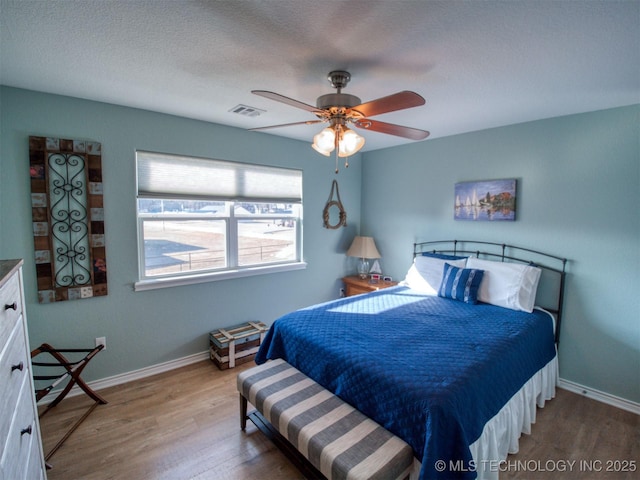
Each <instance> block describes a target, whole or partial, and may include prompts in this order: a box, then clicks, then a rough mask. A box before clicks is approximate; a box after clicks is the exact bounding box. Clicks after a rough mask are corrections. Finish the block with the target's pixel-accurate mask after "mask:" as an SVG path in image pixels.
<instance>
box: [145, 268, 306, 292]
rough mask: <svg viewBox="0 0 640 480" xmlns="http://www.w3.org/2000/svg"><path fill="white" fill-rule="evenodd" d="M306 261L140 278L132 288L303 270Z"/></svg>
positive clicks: (161, 286) (179, 284)
mask: <svg viewBox="0 0 640 480" xmlns="http://www.w3.org/2000/svg"><path fill="white" fill-rule="evenodd" d="M305 268H307V263H306V262H297V263H287V264H286V265H267V266H263V267H253V268H243V269H242V270H225V271H224V272H207V273H202V274H199V275H188V276H183V277H171V278H157V279H152V280H140V281H139V282H135V283H134V284H133V290H134V291H136V292H143V291H145V290H155V289H157V288H169V287H180V286H183V285H194V284H197V283H206V282H217V281H219V280H230V279H233V278H242V277H252V276H254V275H266V274H270V273H278V272H289V271H292V270H304V269H305Z"/></svg>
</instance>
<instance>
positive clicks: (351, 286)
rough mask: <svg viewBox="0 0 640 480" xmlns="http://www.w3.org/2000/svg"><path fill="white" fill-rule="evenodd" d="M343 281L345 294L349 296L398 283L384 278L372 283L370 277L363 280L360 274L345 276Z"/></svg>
mask: <svg viewBox="0 0 640 480" xmlns="http://www.w3.org/2000/svg"><path fill="white" fill-rule="evenodd" d="M342 281H343V282H344V286H345V296H347V297H350V296H351V295H358V294H359V293H367V292H375V291H376V290H382V289H383V288H389V287H394V286H396V285H397V284H398V282H384V281H382V280H379V281H378V283H370V281H369V279H368V278H365V279H364V280H363V279H362V278H360V277H359V276H358V275H352V276H350V277H344V278H343V279H342Z"/></svg>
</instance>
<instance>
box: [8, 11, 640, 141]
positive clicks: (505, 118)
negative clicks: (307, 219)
mask: <svg viewBox="0 0 640 480" xmlns="http://www.w3.org/2000/svg"><path fill="white" fill-rule="evenodd" d="M0 8H1V10H0V18H1V20H0V22H1V23H0V28H1V30H0V42H1V43H0V83H2V84H3V85H9V86H14V87H20V88H26V89H30V90H37V91H43V92H50V93H56V94H62V95H70V96H74V97H80V98H87V99H91V100H97V101H102V102H108V103H113V104H118V105H126V106H132V107H138V108H143V109H147V110H153V111H158V112H164V113H170V114H175V115H180V116H184V117H189V118H195V119H201V120H206V121H210V122H215V123H220V124H225V125H232V126H236V127H240V128H254V127H260V126H267V125H274V124H282V123H290V122H299V121H304V120H312V119H314V118H315V117H314V116H313V115H312V114H311V113H309V112H305V111H303V110H300V109H296V108H293V107H291V106H287V105H284V104H280V103H277V102H274V101H270V100H268V99H265V98H261V97H258V96H256V95H252V94H251V90H253V89H260V90H271V91H274V92H277V93H280V94H283V95H286V96H288V97H292V98H295V99H297V100H300V101H302V102H305V103H308V104H312V105H313V104H315V101H316V98H317V97H318V96H320V95H322V94H325V93H332V92H334V90H333V89H332V88H331V86H330V85H329V82H328V81H327V80H326V77H327V74H328V73H329V71H331V70H336V69H346V70H348V71H349V72H351V76H352V79H351V82H350V83H349V85H348V86H347V88H345V90H344V93H350V94H353V95H356V96H358V97H360V98H361V99H362V101H368V100H373V99H375V98H378V97H382V96H386V95H389V94H392V93H395V92H398V91H401V90H413V91H415V92H417V93H419V94H420V95H422V96H423V97H425V98H426V100H427V103H426V105H425V106H421V107H416V108H412V109H410V110H404V111H402V112H394V113H389V114H385V115H380V116H378V117H376V119H377V120H381V121H384V122H390V123H398V124H401V125H406V126H410V127H415V128H420V129H424V130H429V131H431V137H430V138H438V137H443V136H448V135H454V134H459V133H464V132H470V131H475V130H482V129H486V128H491V127H498V126H502V125H508V124H514V123H520V122H525V121H530V120H537V119H542V118H549V117H555V116H560V115H567V114H572V113H579V112H587V111H593V110H600V109H605V108H611V107H618V106H623V105H630V104H635V103H640V33H639V32H640V0H624V1H615V0H604V1H601V0H584V1H571V0H566V1H555V0H554V1H547V0H535V1H533V0H531V1H524V0H523V1H515V0H514V1H491V0H487V1H477V2H471V1H457V0H447V1H427V0H423V1H403V0H400V1H397V0H384V1H375V0H350V1H337V0H336V1H334V0H325V1H318V0H311V1H310V0H271V1H257V0H256V1H186V0H173V1H167V0H129V1H125V0H119V1H117V0H106V1H97V0H95V1H92V0H76V1H44V0H42V1H23V0H0ZM238 104H244V105H248V106H251V107H256V108H258V109H263V110H266V113H264V114H262V115H260V116H259V117H245V116H240V115H237V114H233V113H230V112H229V110H230V109H232V108H233V107H235V106H236V105H238ZM319 130H320V127H319V126H318V125H315V126H297V127H289V128H279V129H274V130H269V131H268V134H275V135H282V136H286V137H290V138H296V139H300V140H305V141H311V139H312V137H313V135H314V134H315V133H317V131H319ZM264 134H266V133H255V135H264ZM363 136H365V138H366V141H367V143H366V145H365V148H364V150H365V151H366V150H373V149H379V148H384V147H389V146H394V145H400V144H404V143H409V142H410V141H409V140H405V139H401V138H398V137H393V136H390V135H384V134H380V133H375V132H364V133H363ZM425 141H429V140H425Z"/></svg>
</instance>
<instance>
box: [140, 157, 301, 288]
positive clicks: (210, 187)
mask: <svg viewBox="0 0 640 480" xmlns="http://www.w3.org/2000/svg"><path fill="white" fill-rule="evenodd" d="M136 164H137V187H138V200H137V202H138V205H137V212H138V215H137V216H138V251H139V255H138V256H139V270H140V281H139V282H137V283H136V290H144V289H147V288H156V287H159V286H170V285H181V284H186V283H194V282H200V281H208V280H215V279H223V278H232V277H236V276H246V275H254V274H261V273H271V272H275V271H280V270H291V269H295V268H304V263H303V262H302V241H301V239H302V221H301V220H302V172H301V171H300V170H293V169H285V168H276V167H269V166H264V165H252V164H247V163H236V162H227V161H222V160H210V159H203V158H194V157H185V156H177V155H168V154H161V153H152V152H143V151H138V152H136Z"/></svg>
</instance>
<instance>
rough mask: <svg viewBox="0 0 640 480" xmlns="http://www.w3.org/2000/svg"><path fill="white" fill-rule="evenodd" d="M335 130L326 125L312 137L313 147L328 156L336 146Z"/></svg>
mask: <svg viewBox="0 0 640 480" xmlns="http://www.w3.org/2000/svg"><path fill="white" fill-rule="evenodd" d="M335 139H336V132H334V131H333V129H332V128H331V127H327V128H325V129H324V130H322V131H321V132H320V133H318V134H317V135H316V136H315V137H313V144H312V145H311V146H312V147H313V149H314V150H315V151H316V152H318V153H321V154H322V155H324V156H325V157H328V156H329V154H330V153H331V152H332V151H333V150H334V149H335V148H336V144H335Z"/></svg>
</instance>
